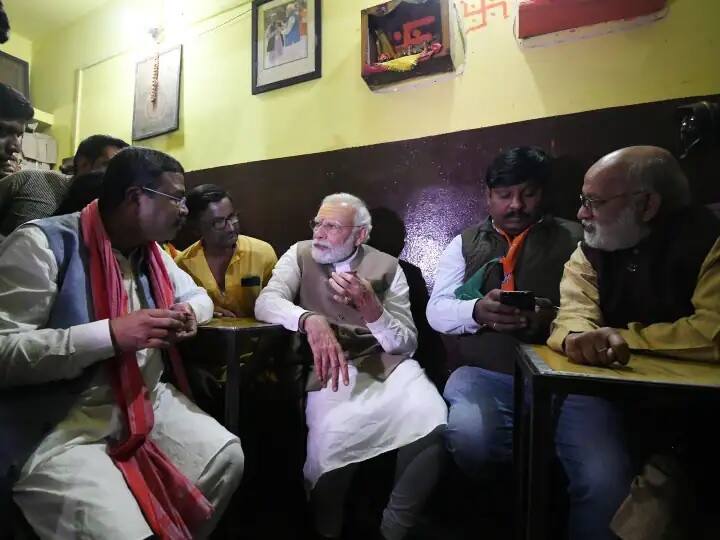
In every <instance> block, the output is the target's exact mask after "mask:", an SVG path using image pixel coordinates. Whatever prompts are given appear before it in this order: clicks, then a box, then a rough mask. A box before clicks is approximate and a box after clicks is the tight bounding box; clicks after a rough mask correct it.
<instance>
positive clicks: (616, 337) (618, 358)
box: [565, 327, 630, 366]
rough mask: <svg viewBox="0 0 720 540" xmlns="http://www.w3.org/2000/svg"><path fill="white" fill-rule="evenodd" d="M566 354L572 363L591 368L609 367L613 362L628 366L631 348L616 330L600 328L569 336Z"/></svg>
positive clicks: (566, 342) (566, 343)
mask: <svg viewBox="0 0 720 540" xmlns="http://www.w3.org/2000/svg"><path fill="white" fill-rule="evenodd" d="M565 354H566V355H567V357H568V358H569V359H570V361H571V362H574V363H576V364H587V365H590V366H609V365H610V364H612V363H613V362H618V363H620V364H623V365H627V363H628V362H629V361H630V347H628V344H627V342H626V341H625V340H624V339H623V338H622V336H621V335H620V332H618V331H617V330H616V329H615V328H607V327H606V328H598V329H597V330H592V331H590V332H578V333H576V334H568V336H567V337H566V338H565Z"/></svg>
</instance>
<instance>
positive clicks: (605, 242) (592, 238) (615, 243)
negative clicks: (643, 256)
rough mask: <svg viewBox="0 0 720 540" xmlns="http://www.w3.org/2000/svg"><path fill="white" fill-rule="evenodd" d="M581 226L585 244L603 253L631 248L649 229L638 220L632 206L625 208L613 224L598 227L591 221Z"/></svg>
mask: <svg viewBox="0 0 720 540" xmlns="http://www.w3.org/2000/svg"><path fill="white" fill-rule="evenodd" d="M582 225H583V228H584V229H585V235H584V236H585V243H586V244H587V245H588V246H590V247H592V248H595V249H601V250H603V251H617V250H620V249H627V248H630V247H633V246H634V245H636V244H638V243H639V242H640V241H641V240H642V239H643V238H645V237H646V236H647V235H648V233H649V232H650V227H648V225H646V224H645V223H642V222H640V220H638V217H637V214H636V209H635V208H634V207H633V206H632V205H628V206H626V207H625V209H624V210H623V211H622V213H621V214H620V215H619V216H618V219H617V221H616V222H615V223H612V224H609V225H598V224H597V223H593V222H592V221H583V222H582Z"/></svg>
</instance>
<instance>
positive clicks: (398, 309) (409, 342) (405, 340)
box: [367, 265, 417, 354]
mask: <svg viewBox="0 0 720 540" xmlns="http://www.w3.org/2000/svg"><path fill="white" fill-rule="evenodd" d="M367 327H368V329H369V330H370V331H371V332H372V334H373V336H375V339H377V340H378V342H379V343H380V345H382V348H383V349H384V350H385V352H387V353H391V354H403V353H408V354H412V353H414V352H415V349H417V330H416V328H415V323H414V322H413V318H412V312H411V311H410V287H409V286H408V282H407V279H406V278H405V272H403V269H402V268H401V267H400V265H398V267H397V271H396V272H395V277H394V278H393V282H392V284H391V285H390V289H388V292H387V294H386V296H385V300H384V301H383V313H382V315H381V316H380V318H379V319H378V320H377V321H374V322H371V323H367Z"/></svg>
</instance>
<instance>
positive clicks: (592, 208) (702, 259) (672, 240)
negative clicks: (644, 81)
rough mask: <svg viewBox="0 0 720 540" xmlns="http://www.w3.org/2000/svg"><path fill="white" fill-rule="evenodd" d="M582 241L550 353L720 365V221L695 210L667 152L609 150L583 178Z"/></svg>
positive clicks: (605, 360)
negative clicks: (661, 357)
mask: <svg viewBox="0 0 720 540" xmlns="http://www.w3.org/2000/svg"><path fill="white" fill-rule="evenodd" d="M580 199H581V203H582V204H581V207H580V210H579V211H578V218H579V219H580V220H581V221H582V225H583V228H584V229H585V238H584V241H583V242H582V243H581V244H580V246H579V247H578V248H577V250H576V251H575V253H573V255H572V256H571V258H570V260H569V261H568V263H567V264H566V265H565V272H564V274H563V278H562V281H561V283H560V296H561V303H560V310H559V313H558V316H557V318H556V319H555V322H554V324H553V330H552V334H551V335H550V339H549V340H548V345H549V346H550V347H552V348H553V349H555V350H557V351H559V352H563V353H565V354H566V355H567V356H568V357H569V358H570V360H571V361H573V362H576V363H579V364H590V365H609V364H611V363H613V362H620V363H627V362H628V359H629V355H630V352H631V351H638V352H645V353H651V354H658V355H664V356H671V357H674V358H681V359H687V360H702V361H708V362H717V361H720V240H718V234H720V222H719V221H718V220H717V218H716V217H715V216H713V215H712V213H711V212H710V211H709V210H708V209H706V208H704V207H694V206H691V204H690V190H689V187H688V180H687V178H686V176H685V175H684V173H683V172H682V169H681V168H680V165H679V164H678V162H677V161H676V160H675V158H674V157H673V156H672V155H671V154H670V153H669V152H667V151H666V150H663V149H661V148H657V147H652V146H636V147H630V148H624V149H621V150H618V151H616V152H613V153H611V154H609V155H607V156H605V157H604V158H602V159H601V160H600V161H598V162H597V163H596V164H595V165H593V166H592V167H591V168H590V170H589V171H588V172H587V174H586V176H585V182H584V184H583V193H582V195H581V197H580Z"/></svg>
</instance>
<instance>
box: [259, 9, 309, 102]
mask: <svg viewBox="0 0 720 540" xmlns="http://www.w3.org/2000/svg"><path fill="white" fill-rule="evenodd" d="M320 3H321V2H320V0H255V1H254V2H253V5H252V93H253V94H260V93H262V92H267V91H269V90H275V89H277V88H283V87H285V86H289V85H291V84H297V83H300V82H304V81H309V80H312V79H319V78H320V76H321V74H322V69H321V61H322V52H321V14H320Z"/></svg>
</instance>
